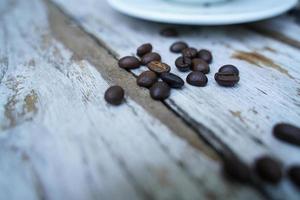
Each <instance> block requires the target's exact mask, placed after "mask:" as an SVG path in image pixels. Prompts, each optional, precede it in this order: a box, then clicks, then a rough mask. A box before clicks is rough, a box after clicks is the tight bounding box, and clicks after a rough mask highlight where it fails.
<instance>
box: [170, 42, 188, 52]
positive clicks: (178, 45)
mask: <svg viewBox="0 0 300 200" xmlns="http://www.w3.org/2000/svg"><path fill="white" fill-rule="evenodd" d="M186 48H188V45H187V43H185V42H182V41H179V42H175V43H173V44H172V45H171V47H170V51H171V52H173V53H181V52H182V51H183V50H184V49H186Z"/></svg>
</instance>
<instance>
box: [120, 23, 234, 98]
mask: <svg viewBox="0 0 300 200" xmlns="http://www.w3.org/2000/svg"><path fill="white" fill-rule="evenodd" d="M161 34H162V35H164V36H168V37H169V36H170V37H171V36H176V35H177V32H176V31H175V30H174V29H172V28H167V29H164V30H162V31H161ZM152 50H153V46H152V45H151V44H150V43H145V44H142V45H141V46H139V47H138V48H137V50H136V55H137V56H138V57H139V58H137V57H135V56H125V57H123V58H121V59H120V60H119V62H118V65H119V67H120V68H123V69H126V70H131V69H136V68H139V67H140V66H142V65H143V66H147V67H148V71H145V72H143V73H141V74H140V75H139V76H138V77H137V84H138V85H139V86H141V87H146V88H149V90H150V96H151V97H152V98H153V99H154V100H165V99H167V98H168V97H169V96H170V93H171V88H176V89H180V88H182V87H183V86H184V83H185V82H184V80H182V78H180V77H179V76H178V75H176V74H174V73H171V72H170V71H171V67H170V65H169V64H167V63H164V62H162V58H161V56H160V55H159V54H158V53H156V52H153V51H152ZM170 51H171V52H173V53H181V56H179V57H178V58H177V59H176V60H175V66H176V67H177V69H178V70H179V71H180V72H187V71H191V72H190V73H189V74H188V75H187V77H186V82H187V83H188V84H190V85H193V86H197V87H204V86H206V85H207V82H208V79H207V76H206V74H208V73H209V72H210V67H209V64H211V63H212V61H213V56H212V53H211V52H210V51H209V50H206V49H200V50H199V51H198V50H197V49H196V48H193V47H189V45H188V44H187V43H185V42H183V41H178V42H175V43H173V44H172V45H171V47H170ZM215 80H216V81H217V83H218V84H219V85H221V86H227V87H232V86H234V85H235V84H236V83H238V82H239V80H240V78H239V70H238V69H237V68H236V67H235V66H233V65H224V66H222V67H221V68H220V69H219V71H218V72H217V73H216V74H215Z"/></svg>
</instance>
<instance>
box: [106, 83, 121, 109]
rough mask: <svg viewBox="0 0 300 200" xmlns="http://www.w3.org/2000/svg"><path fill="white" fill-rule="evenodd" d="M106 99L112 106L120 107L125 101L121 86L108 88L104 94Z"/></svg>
mask: <svg viewBox="0 0 300 200" xmlns="http://www.w3.org/2000/svg"><path fill="white" fill-rule="evenodd" d="M104 99H105V100H106V101H107V102H108V103H110V104H112V105H119V104H121V103H122V101H123V99H124V90H123V88H121V87H120V86H117V85H116V86H111V87H110V88H108V89H107V90H106V92H105V94H104Z"/></svg>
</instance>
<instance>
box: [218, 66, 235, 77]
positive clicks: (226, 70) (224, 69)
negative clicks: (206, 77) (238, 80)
mask: <svg viewBox="0 0 300 200" xmlns="http://www.w3.org/2000/svg"><path fill="white" fill-rule="evenodd" d="M219 72H222V73H228V74H236V75H239V74H240V72H239V70H238V68H236V67H235V66H234V65H224V66H222V67H221V68H220V69H219Z"/></svg>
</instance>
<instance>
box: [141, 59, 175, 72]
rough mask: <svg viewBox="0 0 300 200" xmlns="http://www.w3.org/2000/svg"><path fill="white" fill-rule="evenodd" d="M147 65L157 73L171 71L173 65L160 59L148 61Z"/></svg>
mask: <svg viewBox="0 0 300 200" xmlns="http://www.w3.org/2000/svg"><path fill="white" fill-rule="evenodd" d="M147 67H148V68H149V69H150V70H151V71H153V72H155V73H157V74H161V73H164V72H169V71H171V67H170V66H169V65H167V64H166V63H162V62H160V61H151V62H150V63H148V65H147Z"/></svg>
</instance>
